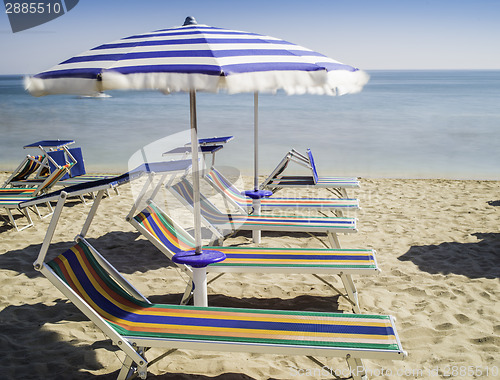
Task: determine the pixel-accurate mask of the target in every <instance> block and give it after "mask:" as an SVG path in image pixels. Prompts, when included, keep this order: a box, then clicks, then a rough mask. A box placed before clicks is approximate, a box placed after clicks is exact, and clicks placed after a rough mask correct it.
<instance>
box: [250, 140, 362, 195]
mask: <svg viewBox="0 0 500 380" xmlns="http://www.w3.org/2000/svg"><path fill="white" fill-rule="evenodd" d="M291 162H294V163H297V164H299V165H300V166H303V167H305V168H307V169H308V170H310V171H311V175H305V176H285V175H283V172H284V171H285V170H286V169H287V167H288V165H289V163H291ZM302 187H313V188H323V189H327V190H329V191H331V192H332V193H333V194H335V195H337V196H338V197H340V198H348V196H347V190H346V189H352V188H359V180H358V178H356V177H320V176H319V175H318V172H317V170H316V165H315V163H314V158H313V155H312V152H311V149H307V156H305V155H303V154H302V153H299V152H297V151H296V150H295V149H292V150H290V151H289V152H288V153H287V154H286V155H285V157H284V158H283V159H282V160H281V162H280V163H279V164H278V166H277V167H276V168H275V169H274V170H273V171H272V173H271V174H270V175H269V177H267V178H266V179H265V180H264V182H262V184H261V185H260V188H261V189H269V190H271V191H272V192H273V193H275V192H276V191H278V190H280V189H282V188H302Z"/></svg>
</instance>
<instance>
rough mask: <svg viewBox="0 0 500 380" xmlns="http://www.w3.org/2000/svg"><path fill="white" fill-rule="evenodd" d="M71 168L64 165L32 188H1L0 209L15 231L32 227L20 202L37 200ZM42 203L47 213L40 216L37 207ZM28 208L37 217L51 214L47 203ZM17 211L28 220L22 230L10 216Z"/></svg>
mask: <svg viewBox="0 0 500 380" xmlns="http://www.w3.org/2000/svg"><path fill="white" fill-rule="evenodd" d="M70 168H71V164H67V165H64V166H62V167H60V168H59V169H57V170H55V171H54V172H53V173H52V174H51V175H49V176H48V177H47V178H46V179H45V181H43V183H41V184H40V185H38V186H37V187H33V188H2V189H0V208H3V209H5V210H6V212H7V215H8V221H9V223H10V224H11V225H12V226H13V227H14V228H15V229H16V230H17V231H22V230H24V229H25V228H27V227H31V226H33V220H32V219H31V217H30V215H29V211H28V209H23V210H21V209H20V207H19V205H20V204H21V203H22V202H26V201H29V200H32V199H34V198H37V197H38V196H39V195H41V194H44V193H47V192H48V191H49V190H50V189H52V187H54V185H55V184H56V183H57V181H59V179H60V178H61V177H63V176H64V175H65V174H66V173H67V172H68V170H69V169H70ZM42 203H44V204H45V205H46V206H47V207H48V209H49V213H48V214H46V215H44V216H42V215H41V213H40V211H39V210H38V207H37V205H39V204H42ZM30 208H31V209H32V210H33V211H34V212H35V213H36V214H37V215H38V217H39V218H40V219H41V218H44V217H47V216H49V215H51V214H52V212H53V210H52V206H51V205H50V202H49V201H43V202H36V203H34V204H32V205H30ZM15 209H17V210H18V211H20V212H21V213H22V215H23V216H25V217H26V219H27V220H28V224H27V225H25V226H24V227H22V228H19V226H18V225H17V223H16V221H15V218H14V216H13V215H12V210H15Z"/></svg>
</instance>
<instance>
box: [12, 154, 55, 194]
mask: <svg viewBox="0 0 500 380" xmlns="http://www.w3.org/2000/svg"><path fill="white" fill-rule="evenodd" d="M43 158H44V156H30V155H27V156H26V157H25V158H24V160H23V161H22V162H21V163H20V164H19V166H18V167H17V168H16V169H15V170H14V171H13V172H12V174H11V175H10V176H9V178H7V180H6V181H5V182H4V183H3V185H2V188H5V187H7V186H9V185H10V186H13V184H12V183H13V182H17V181H24V180H27V179H28V178H30V177H31V176H32V175H35V173H36V172H37V170H38V169H39V168H40V165H41V163H42V161H43ZM48 174H49V171H48V168H46V170H44V171H43V172H42V173H41V174H40V177H46V176H47V175H48Z"/></svg>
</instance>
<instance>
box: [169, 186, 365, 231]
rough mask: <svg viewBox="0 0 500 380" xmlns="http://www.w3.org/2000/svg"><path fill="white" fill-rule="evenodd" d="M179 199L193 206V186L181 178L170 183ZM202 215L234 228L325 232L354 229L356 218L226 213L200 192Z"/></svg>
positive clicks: (223, 225)
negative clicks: (176, 181)
mask: <svg viewBox="0 0 500 380" xmlns="http://www.w3.org/2000/svg"><path fill="white" fill-rule="evenodd" d="M169 189H171V190H172V191H173V193H174V195H176V196H177V197H178V198H179V199H180V200H181V201H183V202H185V203H187V204H188V205H190V206H192V205H193V203H194V201H193V188H192V186H191V184H190V183H189V182H188V181H187V180H186V179H183V180H181V181H180V182H178V183H176V184H175V185H173V186H171V187H169ZM200 204H201V213H202V216H203V217H204V218H205V219H206V220H207V221H208V222H209V223H210V224H212V225H213V226H218V227H219V228H222V229H223V230H224V229H228V227H227V226H228V225H229V226H230V229H232V230H236V229H241V230H262V231H301V232H326V233H337V232H341V233H349V232H356V219H354V218H339V217H335V218H332V217H311V216H307V217H302V216H282V215H241V214H225V213H223V212H221V211H220V210H219V209H217V207H215V206H214V205H213V204H212V203H211V202H210V201H209V200H208V199H206V198H205V197H204V196H203V195H201V201H200Z"/></svg>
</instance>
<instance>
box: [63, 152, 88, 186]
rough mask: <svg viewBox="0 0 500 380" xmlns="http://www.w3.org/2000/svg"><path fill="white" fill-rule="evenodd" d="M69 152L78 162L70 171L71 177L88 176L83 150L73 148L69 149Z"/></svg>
mask: <svg viewBox="0 0 500 380" xmlns="http://www.w3.org/2000/svg"><path fill="white" fill-rule="evenodd" d="M68 152H69V153H70V154H71V155H72V156H73V158H74V159H75V160H76V163H75V165H73V167H72V168H71V170H70V173H69V176H70V177H71V178H73V177H77V176H79V175H84V174H87V171H86V170H85V161H84V160H83V153H82V148H80V147H77V148H71V149H68Z"/></svg>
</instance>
